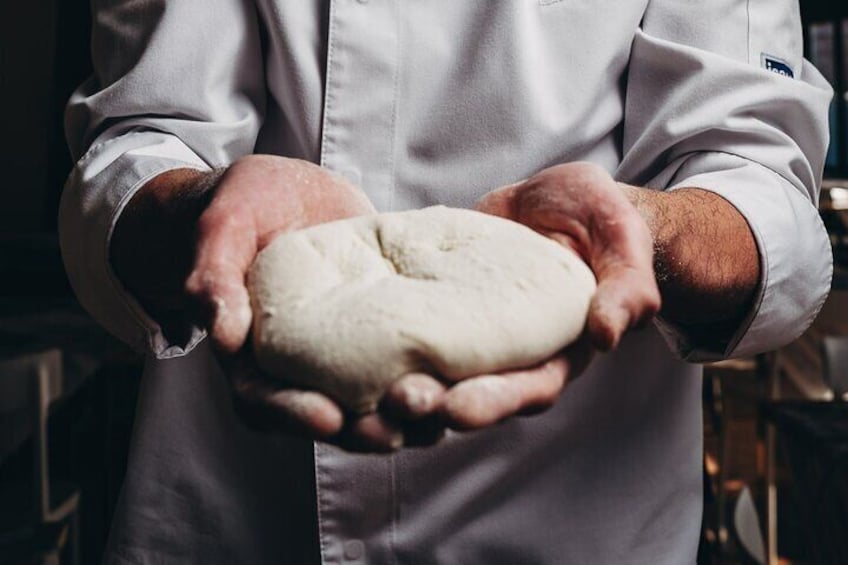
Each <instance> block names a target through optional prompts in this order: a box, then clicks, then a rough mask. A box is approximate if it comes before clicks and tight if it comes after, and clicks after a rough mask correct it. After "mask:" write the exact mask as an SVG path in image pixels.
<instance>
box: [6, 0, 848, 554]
mask: <svg viewBox="0 0 848 565" xmlns="http://www.w3.org/2000/svg"><path fill="white" fill-rule="evenodd" d="M801 8H802V14H803V20H804V33H805V49H806V53H807V58H808V59H810V60H811V61H812V62H813V63H814V64H816V66H817V67H818V68H819V69H820V70H821V71H822V73H823V74H824V75H825V76H826V78H827V79H828V80H829V81H830V82H831V84H832V85H833V86H834V89H835V91H836V97H835V99H834V103H833V105H832V108H831V136H832V140H831V146H830V151H829V154H828V160H827V170H826V179H825V182H824V186H823V188H822V197H821V206H820V208H821V214H822V218H823V219H824V222H825V225H826V226H827V229H828V231H829V233H830V236H831V242H832V245H833V250H834V257H835V260H836V273H835V276H834V280H833V288H832V292H831V295H830V298H829V299H828V301H827V303H826V304H825V306H824V308H823V309H822V312H821V314H820V316H819V318H818V319H817V321H816V323H815V324H814V326H813V328H811V329H810V331H808V332H807V333H806V334H805V335H804V336H802V337H801V338H800V339H799V340H797V341H796V342H795V343H792V344H791V345H789V346H787V347H785V348H783V349H782V350H780V351H775V352H770V353H767V354H764V355H760V356H757V357H755V358H750V359H738V360H732V361H726V362H723V363H719V364H715V365H710V366H707V367H706V369H705V379H704V430H705V453H704V476H705V483H704V491H705V510H704V520H703V524H704V526H703V535H702V542H701V550H700V555H699V562H700V563H703V564H707V563H714V564H725V563H726V564H736V563H739V564H747V563H770V564H774V563H778V562H780V563H793V564H803V563H834V564H836V563H838V564H848V403H846V401H848V395H846V393H848V181H847V180H843V179H846V178H848V2H845V1H844V0H843V1H840V2H829V1H825V0H801ZM89 17H90V12H89V5H88V0H37V1H35V2H30V3H26V2H10V1H7V2H2V3H0V102H1V103H2V106H0V107H2V108H3V109H4V111H3V113H2V128H0V130H1V131H2V134H3V137H2V140H3V141H2V151H0V170H2V171H3V176H2V180H0V193H2V204H0V565H5V564H11V563H97V562H99V561H100V556H101V554H102V551H103V547H104V544H105V540H106V536H107V534H108V527H109V523H110V520H111V516H112V512H113V509H114V507H115V503H116V500H117V497H118V493H119V491H120V486H121V483H122V480H123V476H124V473H125V469H126V460H127V451H128V441H129V435H130V431H131V427H132V420H133V415H134V410H135V399H136V395H137V390H138V380H139V376H140V370H141V360H140V359H139V358H138V357H136V356H135V355H133V354H132V353H131V352H130V351H128V350H127V349H126V348H124V347H123V346H122V345H120V344H119V343H117V342H115V341H114V340H113V339H112V338H110V337H109V336H108V335H106V334H105V333H104V332H103V331H102V330H100V329H99V328H98V327H97V326H96V325H95V324H94V323H93V322H91V320H90V319H89V318H88V317H87V316H86V315H85V314H84V312H83V311H82V310H81V309H80V307H79V306H78V305H77V303H76V302H75V300H74V298H73V296H72V293H71V291H70V288H69V286H68V283H67V280H66V278H65V275H64V272H63V269H62V264H61V258H60V254H59V248H58V243H57V238H56V210H57V206H58V201H59V197H60V194H61V190H62V185H63V183H64V180H65V177H66V176H67V174H68V172H69V171H70V169H71V162H70V157H69V155H68V153H67V149H66V147H65V143H64V134H63V132H62V112H63V107H64V105H65V102H66V101H67V99H68V97H69V95H70V93H71V92H72V90H73V89H74V88H75V87H76V86H77V85H78V84H79V83H80V82H82V81H83V80H84V78H85V77H86V76H87V75H88V74H89V73H90V62H89V54H88V49H89V40H88V36H89V29H90V24H89Z"/></svg>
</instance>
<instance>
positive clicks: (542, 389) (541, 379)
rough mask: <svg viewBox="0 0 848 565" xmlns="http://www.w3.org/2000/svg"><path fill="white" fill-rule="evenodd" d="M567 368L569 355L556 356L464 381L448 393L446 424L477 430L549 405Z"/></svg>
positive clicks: (462, 428)
mask: <svg viewBox="0 0 848 565" xmlns="http://www.w3.org/2000/svg"><path fill="white" fill-rule="evenodd" d="M568 368H569V363H568V361H567V360H566V358H565V357H564V356H557V357H555V358H554V359H552V360H550V361H548V362H546V363H544V364H543V365H541V366H538V367H535V368H531V369H526V370H520V371H510V372H508V373H503V374H498V375H485V376H480V377H473V378H470V379H467V380H465V381H462V382H460V383H458V384H456V385H454V386H453V387H452V388H451V389H450V390H448V391H447V393H446V394H445V402H444V409H443V412H444V414H445V419H446V422H447V425H448V426H449V427H451V428H453V429H457V430H471V429H478V428H483V427H486V426H491V425H492V424H495V423H497V422H500V421H501V420H503V419H504V418H507V417H509V416H512V415H515V414H517V413H519V412H521V411H522V410H542V409H545V408H548V407H550V406H551V405H552V404H553V403H554V402H555V401H556V399H557V397H558V396H559V393H560V391H561V390H562V387H563V386H564V385H565V382H566V379H567V377H568Z"/></svg>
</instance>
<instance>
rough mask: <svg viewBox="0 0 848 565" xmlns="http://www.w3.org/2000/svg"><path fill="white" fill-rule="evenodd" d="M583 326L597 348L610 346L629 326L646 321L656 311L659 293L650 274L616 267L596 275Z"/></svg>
mask: <svg viewBox="0 0 848 565" xmlns="http://www.w3.org/2000/svg"><path fill="white" fill-rule="evenodd" d="M598 281H599V282H598V288H597V290H596V291H595V295H594V296H593V298H592V302H591V304H590V306H589V314H588V317H587V329H588V332H589V335H590V336H591V339H592V343H593V344H594V345H595V347H596V348H598V349H600V350H601V351H609V350H611V349H614V348H615V347H616V346H617V345H618V342H619V341H620V340H621V336H622V335H623V334H624V332H626V331H627V330H629V329H633V328H635V327H639V326H641V325H642V324H644V323H646V322H647V321H649V320H650V319H651V318H653V316H654V315H655V314H656V313H657V312H658V311H659V307H660V294H659V289H658V288H657V285H656V281H655V280H654V278H653V276H652V275H650V276H649V275H646V274H644V273H640V272H638V270H636V269H633V268H629V267H624V266H622V267H619V268H616V269H615V270H614V272H606V273H603V274H600V275H599V277H598Z"/></svg>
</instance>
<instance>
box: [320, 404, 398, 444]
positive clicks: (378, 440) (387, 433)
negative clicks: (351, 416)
mask: <svg viewBox="0 0 848 565" xmlns="http://www.w3.org/2000/svg"><path fill="white" fill-rule="evenodd" d="M330 441H331V443H335V444H336V445H339V446H340V447H343V448H344V449H346V450H348V451H354V452H363V453H390V452H392V451H397V450H398V449H400V448H401V447H403V445H404V434H403V430H402V429H401V428H400V426H399V425H397V424H396V423H394V422H392V421H391V420H388V419H387V418H385V417H384V416H383V415H381V414H378V413H374V414H366V415H365V416H360V417H358V418H356V419H355V420H352V421H351V422H349V423H348V425H347V426H345V428H344V429H343V430H342V432H341V433H340V434H339V435H338V436H337V437H336V438H332V439H331V440H330Z"/></svg>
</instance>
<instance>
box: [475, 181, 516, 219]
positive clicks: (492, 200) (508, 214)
mask: <svg viewBox="0 0 848 565" xmlns="http://www.w3.org/2000/svg"><path fill="white" fill-rule="evenodd" d="M523 182H524V181H519V182H517V183H514V184H510V185H508V186H504V187H501V188H498V189H496V190H493V191H491V192H489V193H488V194H486V195H485V196H483V198H481V199H480V200H479V201H478V202H477V205H476V206H475V207H474V208H475V209H476V210H477V211H479V212H484V213H486V214H491V215H492V216H500V217H502V218H507V219H510V220H514V219H515V217H516V209H515V197H516V195H517V194H518V193H519V190H520V186H521V185H522V184H523Z"/></svg>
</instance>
